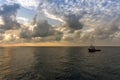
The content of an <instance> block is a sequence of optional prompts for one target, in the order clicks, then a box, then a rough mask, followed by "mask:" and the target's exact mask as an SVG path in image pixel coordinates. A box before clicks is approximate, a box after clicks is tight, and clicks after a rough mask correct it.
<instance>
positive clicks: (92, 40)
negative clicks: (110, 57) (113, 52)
mask: <svg viewBox="0 0 120 80" xmlns="http://www.w3.org/2000/svg"><path fill="white" fill-rule="evenodd" d="M94 43H95V39H94V37H93V36H92V37H91V46H89V48H88V51H89V52H97V51H101V50H100V49H96V48H95V46H93V44H94Z"/></svg>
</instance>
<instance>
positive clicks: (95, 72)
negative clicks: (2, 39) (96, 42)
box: [0, 47, 120, 80]
mask: <svg viewBox="0 0 120 80" xmlns="http://www.w3.org/2000/svg"><path fill="white" fill-rule="evenodd" d="M99 48H100V49H102V51H101V52H96V53H89V52H88V51H87V47H11V48H9V47H8V48H0V80H120V47H99Z"/></svg>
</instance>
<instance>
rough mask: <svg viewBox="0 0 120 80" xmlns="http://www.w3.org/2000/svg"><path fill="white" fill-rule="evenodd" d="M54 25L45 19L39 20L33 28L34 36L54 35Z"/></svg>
mask: <svg viewBox="0 0 120 80" xmlns="http://www.w3.org/2000/svg"><path fill="white" fill-rule="evenodd" d="M51 28H52V26H51V25H50V24H48V22H47V21H46V20H45V21H39V22H38V23H37V26H35V27H34V29H33V35H32V36H33V37H46V36H49V35H52V34H53V32H52V29H51Z"/></svg>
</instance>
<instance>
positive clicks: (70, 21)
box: [64, 15, 83, 30]
mask: <svg viewBox="0 0 120 80" xmlns="http://www.w3.org/2000/svg"><path fill="white" fill-rule="evenodd" d="M64 18H65V19H64V20H65V21H66V23H67V26H68V27H69V28H71V29H73V30H77V29H82V28H83V23H81V22H80V21H79V20H80V18H81V17H80V16H76V15H67V16H65V17H64Z"/></svg>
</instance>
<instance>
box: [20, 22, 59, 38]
mask: <svg viewBox="0 0 120 80" xmlns="http://www.w3.org/2000/svg"><path fill="white" fill-rule="evenodd" d="M31 26H33V28H32V29H30V27H23V28H21V32H20V38H24V39H32V38H45V37H49V36H54V37H56V40H60V37H61V33H60V32H58V31H55V29H54V28H53V27H52V26H51V25H50V24H49V23H48V22H47V21H46V20H44V21H38V22H37V23H36V24H35V25H31ZM57 35H58V36H57Z"/></svg>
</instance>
